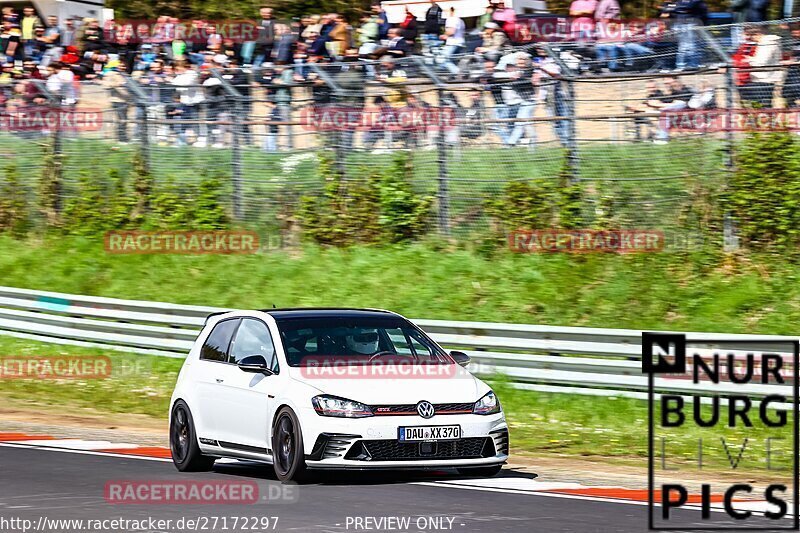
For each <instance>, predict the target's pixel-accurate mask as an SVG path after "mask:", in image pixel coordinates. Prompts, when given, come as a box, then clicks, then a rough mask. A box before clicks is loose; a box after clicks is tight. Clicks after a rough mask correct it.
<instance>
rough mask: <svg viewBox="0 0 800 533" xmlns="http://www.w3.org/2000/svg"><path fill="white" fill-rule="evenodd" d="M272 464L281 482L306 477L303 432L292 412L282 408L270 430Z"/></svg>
mask: <svg viewBox="0 0 800 533" xmlns="http://www.w3.org/2000/svg"><path fill="white" fill-rule="evenodd" d="M272 463H273V467H274V469H275V475H276V476H277V477H278V479H279V480H281V481H282V482H284V483H285V482H287V481H292V480H293V481H300V480H302V479H304V478H305V477H306V461H305V456H304V452H303V432H302V431H301V430H300V422H298V420H297V416H296V415H295V414H294V411H292V410H291V409H289V408H288V407H284V408H283V409H281V410H280V411H279V412H278V416H277V417H275V426H274V427H273V428H272Z"/></svg>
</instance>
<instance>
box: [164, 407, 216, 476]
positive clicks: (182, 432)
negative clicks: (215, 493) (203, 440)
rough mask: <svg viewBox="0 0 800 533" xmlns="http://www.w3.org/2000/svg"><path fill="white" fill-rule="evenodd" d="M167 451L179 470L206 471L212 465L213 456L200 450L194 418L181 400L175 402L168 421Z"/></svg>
mask: <svg viewBox="0 0 800 533" xmlns="http://www.w3.org/2000/svg"><path fill="white" fill-rule="evenodd" d="M169 451H170V453H171V454H172V462H173V463H175V467H176V468H177V469H178V470H180V471H181V472H207V471H209V470H211V468H212V467H213V466H214V458H213V457H207V456H205V455H203V454H202V452H201V451H200V445H199V444H198V443H197V434H196V433H195V428H194V419H193V418H192V413H191V411H189V406H188V405H186V403H185V402H184V401H183V400H178V401H177V402H175V406H174V407H173V408H172V416H171V417H170V421H169Z"/></svg>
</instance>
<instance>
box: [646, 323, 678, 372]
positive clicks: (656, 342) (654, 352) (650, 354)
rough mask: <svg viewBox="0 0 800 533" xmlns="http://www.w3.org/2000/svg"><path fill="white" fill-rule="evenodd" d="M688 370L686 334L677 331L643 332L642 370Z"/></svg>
mask: <svg viewBox="0 0 800 533" xmlns="http://www.w3.org/2000/svg"><path fill="white" fill-rule="evenodd" d="M685 371H686V336H685V335H682V334H679V333H678V334H676V333H647V332H645V333H642V372H643V373H645V374H651V373H654V374H666V373H683V372H685Z"/></svg>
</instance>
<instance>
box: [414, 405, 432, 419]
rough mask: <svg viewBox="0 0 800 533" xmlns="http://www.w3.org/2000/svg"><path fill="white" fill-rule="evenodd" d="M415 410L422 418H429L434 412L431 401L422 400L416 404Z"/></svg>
mask: <svg viewBox="0 0 800 533" xmlns="http://www.w3.org/2000/svg"><path fill="white" fill-rule="evenodd" d="M417 412H418V413H419V416H421V417H422V418H431V417H433V415H434V414H435V413H434V409H433V404H432V403H431V402H424V401H423V402H419V403H418V404H417Z"/></svg>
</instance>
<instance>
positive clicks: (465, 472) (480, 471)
mask: <svg viewBox="0 0 800 533" xmlns="http://www.w3.org/2000/svg"><path fill="white" fill-rule="evenodd" d="M502 469H503V465H494V466H474V467H471V468H459V469H458V473H459V474H461V475H462V476H475V477H494V476H496V475H497V474H499V473H500V470H502Z"/></svg>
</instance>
